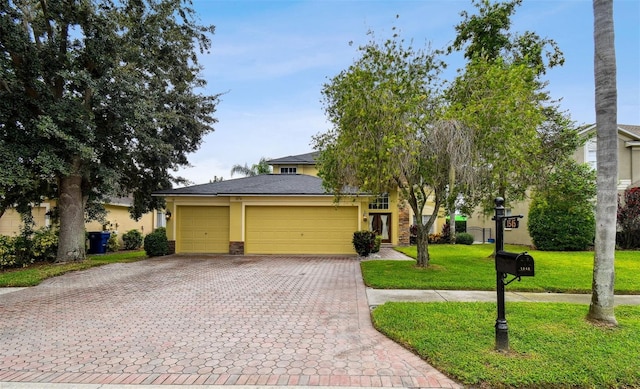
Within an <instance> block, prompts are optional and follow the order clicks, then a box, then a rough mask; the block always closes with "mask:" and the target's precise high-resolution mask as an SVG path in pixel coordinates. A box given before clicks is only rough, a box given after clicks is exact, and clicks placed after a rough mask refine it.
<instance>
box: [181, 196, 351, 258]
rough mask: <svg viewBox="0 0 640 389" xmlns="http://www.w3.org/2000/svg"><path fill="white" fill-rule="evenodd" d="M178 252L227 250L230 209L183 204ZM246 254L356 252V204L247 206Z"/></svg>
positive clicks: (225, 251) (245, 224)
mask: <svg viewBox="0 0 640 389" xmlns="http://www.w3.org/2000/svg"><path fill="white" fill-rule="evenodd" d="M178 215H179V216H178V220H177V222H178V226H177V227H178V234H177V235H178V236H177V247H176V249H177V251H178V252H180V253H228V252H229V208H228V207H202V206H197V207H196V206H182V207H179V210H178ZM244 226H245V231H244V232H245V240H244V241H245V253H246V254H353V253H354V249H353V245H352V243H351V240H352V238H353V232H354V231H356V230H357V228H358V211H357V207H333V206H247V207H246V208H245V223H244Z"/></svg>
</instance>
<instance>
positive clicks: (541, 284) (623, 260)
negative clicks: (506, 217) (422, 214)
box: [361, 245, 640, 294]
mask: <svg viewBox="0 0 640 389" xmlns="http://www.w3.org/2000/svg"><path fill="white" fill-rule="evenodd" d="M493 249H494V245H430V246H429V254H430V258H431V262H430V266H429V267H428V268H427V269H422V268H418V267H416V266H415V262H414V261H398V260H372V261H363V262H362V263H361V267H362V274H363V277H364V281H365V284H366V285H367V286H370V287H372V288H379V289H451V290H495V286H496V273H495V265H494V260H493V258H492V257H491V254H492V253H493ZM398 250H399V251H402V252H403V253H405V254H407V255H409V256H411V257H413V258H415V257H416V256H417V253H416V246H409V247H399V248H398ZM505 250H507V251H513V252H522V251H528V252H529V254H531V256H533V258H534V260H535V277H523V278H522V281H521V282H518V281H515V282H513V283H511V284H509V286H508V287H507V290H509V291H530V292H565V293H591V282H592V276H593V252H589V251H580V252H551V251H536V250H528V249H527V248H526V247H520V246H511V245H506V246H505ZM615 266H616V280H615V291H616V293H617V294H640V276H639V275H640V251H617V252H616V263H615ZM508 279H511V276H510V277H509V278H508Z"/></svg>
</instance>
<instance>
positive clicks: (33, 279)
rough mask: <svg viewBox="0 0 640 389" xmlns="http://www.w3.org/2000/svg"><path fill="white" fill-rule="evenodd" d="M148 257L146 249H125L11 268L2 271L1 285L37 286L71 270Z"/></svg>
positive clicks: (0, 276) (0, 274)
mask: <svg viewBox="0 0 640 389" xmlns="http://www.w3.org/2000/svg"><path fill="white" fill-rule="evenodd" d="M145 258H147V254H146V253H145V252H144V250H141V251H124V252H118V253H109V254H103V255H94V256H90V257H88V258H87V259H86V260H85V261H82V262H74V263H65V264H51V263H47V264H37V265H34V266H29V267H27V268H23V269H10V270H7V271H4V272H2V273H0V287H19V286H35V285H38V284H39V283H41V282H42V281H43V280H46V279H47V278H51V277H55V276H59V275H61V274H64V273H68V272H71V271H77V270H84V269H89V268H91V267H95V266H102V265H107V264H110V263H118V262H135V261H139V260H141V259H145Z"/></svg>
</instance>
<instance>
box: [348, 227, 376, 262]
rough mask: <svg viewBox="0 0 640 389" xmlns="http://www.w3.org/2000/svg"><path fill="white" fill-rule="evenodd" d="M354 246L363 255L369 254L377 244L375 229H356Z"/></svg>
mask: <svg viewBox="0 0 640 389" xmlns="http://www.w3.org/2000/svg"><path fill="white" fill-rule="evenodd" d="M352 242H353V247H354V248H355V249H356V252H357V253H358V255H359V256H361V257H366V256H367V255H369V254H370V253H371V252H372V251H373V249H374V248H375V245H376V233H375V232H373V231H356V232H354V233H353V241H352Z"/></svg>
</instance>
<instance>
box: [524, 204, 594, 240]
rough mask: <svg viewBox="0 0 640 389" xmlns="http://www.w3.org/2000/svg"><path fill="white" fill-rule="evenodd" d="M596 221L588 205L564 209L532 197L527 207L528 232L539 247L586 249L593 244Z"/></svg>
mask: <svg viewBox="0 0 640 389" xmlns="http://www.w3.org/2000/svg"><path fill="white" fill-rule="evenodd" d="M595 223H596V221H595V215H594V214H593V209H592V208H591V207H590V206H588V205H587V206H586V207H585V206H583V207H579V206H576V207H574V208H573V209H571V208H569V209H565V208H558V207H556V206H554V205H553V204H549V203H547V202H546V201H544V200H543V199H537V198H534V200H533V201H532V202H531V207H530V208H529V222H528V228H529V234H530V235H531V240H533V244H534V245H535V246H536V248H537V249H538V250H543V251H582V250H586V249H588V248H589V246H591V245H592V244H593V239H594V237H595V226H596V224H595Z"/></svg>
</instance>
